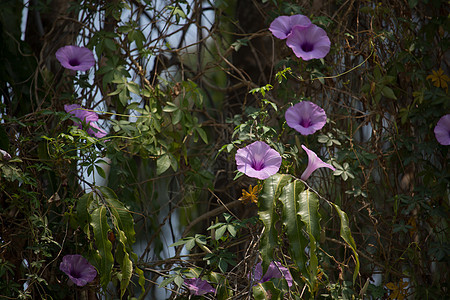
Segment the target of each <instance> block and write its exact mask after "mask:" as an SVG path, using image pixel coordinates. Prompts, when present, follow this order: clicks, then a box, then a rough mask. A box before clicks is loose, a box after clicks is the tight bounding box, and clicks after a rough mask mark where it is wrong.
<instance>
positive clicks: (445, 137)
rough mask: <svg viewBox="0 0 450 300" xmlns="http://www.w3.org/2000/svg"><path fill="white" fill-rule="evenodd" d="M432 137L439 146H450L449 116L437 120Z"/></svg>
mask: <svg viewBox="0 0 450 300" xmlns="http://www.w3.org/2000/svg"><path fill="white" fill-rule="evenodd" d="M434 135H435V136H436V139H437V141H438V142H439V144H441V145H444V146H448V145H450V114H448V115H445V116H443V117H442V118H440V119H439V121H438V122H437V124H436V127H434Z"/></svg>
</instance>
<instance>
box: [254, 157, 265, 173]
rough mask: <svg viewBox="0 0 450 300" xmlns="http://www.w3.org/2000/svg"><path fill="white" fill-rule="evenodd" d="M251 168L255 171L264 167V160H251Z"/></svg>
mask: <svg viewBox="0 0 450 300" xmlns="http://www.w3.org/2000/svg"><path fill="white" fill-rule="evenodd" d="M252 168H253V169H255V170H256V171H260V170H262V169H264V161H263V160H260V161H258V160H252Z"/></svg>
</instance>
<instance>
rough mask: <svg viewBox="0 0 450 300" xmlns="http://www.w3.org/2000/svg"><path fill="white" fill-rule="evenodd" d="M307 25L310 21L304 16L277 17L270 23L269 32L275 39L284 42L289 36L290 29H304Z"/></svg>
mask: <svg viewBox="0 0 450 300" xmlns="http://www.w3.org/2000/svg"><path fill="white" fill-rule="evenodd" d="M309 25H311V21H310V20H309V18H308V17H306V16H304V15H293V16H279V17H278V18H276V19H275V20H273V21H272V23H271V24H270V27H269V30H270V32H272V34H273V35H274V36H275V37H277V38H279V39H282V40H284V39H285V38H287V37H288V36H289V35H290V34H291V31H292V28H294V27H300V28H306V27H308V26H309Z"/></svg>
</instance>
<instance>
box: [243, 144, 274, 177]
mask: <svg viewBox="0 0 450 300" xmlns="http://www.w3.org/2000/svg"><path fill="white" fill-rule="evenodd" d="M236 164H237V169H238V171H239V172H242V173H244V174H245V175H247V176H249V177H254V178H258V179H266V178H269V177H270V176H272V175H274V174H275V173H277V172H278V170H279V169H280V166H281V155H280V154H279V153H278V152H277V151H275V150H273V149H272V148H270V146H269V145H267V144H266V143H264V142H254V143H252V144H250V145H248V146H247V147H245V148H242V149H239V150H238V151H237V152H236Z"/></svg>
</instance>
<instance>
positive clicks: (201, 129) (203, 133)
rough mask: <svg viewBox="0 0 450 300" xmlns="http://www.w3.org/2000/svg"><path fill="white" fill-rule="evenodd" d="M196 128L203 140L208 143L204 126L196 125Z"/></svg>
mask: <svg viewBox="0 0 450 300" xmlns="http://www.w3.org/2000/svg"><path fill="white" fill-rule="evenodd" d="M195 130H197V132H198V134H199V135H200V137H201V139H202V140H203V142H205V144H208V136H207V135H206V132H205V131H204V130H203V128H200V127H196V128H195Z"/></svg>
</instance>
